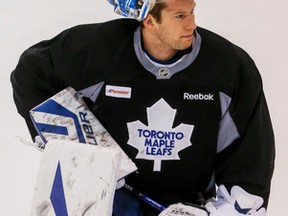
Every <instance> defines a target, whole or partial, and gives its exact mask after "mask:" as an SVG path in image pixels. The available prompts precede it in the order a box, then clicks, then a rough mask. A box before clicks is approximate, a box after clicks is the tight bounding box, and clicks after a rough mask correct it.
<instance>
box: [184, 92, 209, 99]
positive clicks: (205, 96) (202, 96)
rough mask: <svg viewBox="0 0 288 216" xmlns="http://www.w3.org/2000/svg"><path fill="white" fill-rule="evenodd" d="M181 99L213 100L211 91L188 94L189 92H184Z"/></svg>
mask: <svg viewBox="0 0 288 216" xmlns="http://www.w3.org/2000/svg"><path fill="white" fill-rule="evenodd" d="M183 99H184V100H195V101H214V95H213V94H211V93H209V94H202V93H197V94H190V93H187V92H184V95H183Z"/></svg>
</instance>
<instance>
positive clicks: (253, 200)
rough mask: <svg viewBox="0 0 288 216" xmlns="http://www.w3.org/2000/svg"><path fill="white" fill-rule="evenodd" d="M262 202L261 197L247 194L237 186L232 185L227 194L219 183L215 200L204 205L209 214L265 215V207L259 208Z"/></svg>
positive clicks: (235, 215)
mask: <svg viewBox="0 0 288 216" xmlns="http://www.w3.org/2000/svg"><path fill="white" fill-rule="evenodd" d="M262 204H263V199H262V198H261V197H259V196H256V195H252V194H249V193H248V192H246V191H245V190H243V189H242V188H241V187H239V186H234V187H232V189H231V194H229V192H228V191H227V189H226V188H225V186H224V185H220V186H219V187H218V190H217V197H216V200H211V201H209V202H208V203H207V204H206V205H205V207H206V208H207V210H208V211H209V212H210V214H209V216H243V215H250V216H265V215H266V210H265V208H260V207H261V206H262ZM259 208H260V209H259ZM196 216H197V215H196Z"/></svg>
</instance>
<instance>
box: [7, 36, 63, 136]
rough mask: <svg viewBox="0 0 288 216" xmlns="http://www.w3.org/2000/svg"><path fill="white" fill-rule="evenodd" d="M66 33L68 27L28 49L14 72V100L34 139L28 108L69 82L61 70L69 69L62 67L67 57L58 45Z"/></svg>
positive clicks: (34, 134) (12, 81) (12, 76)
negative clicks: (65, 79)
mask: <svg viewBox="0 0 288 216" xmlns="http://www.w3.org/2000/svg"><path fill="white" fill-rule="evenodd" d="M66 34H67V31H66V32H63V33H61V34H59V35H58V36H56V37H55V38H53V39H51V40H46V41H42V42H40V43H38V44H36V45H34V46H32V47H30V48H29V49H27V50H26V51H25V52H24V53H23V54H22V55H21V56H20V59H19V62H18V64H17V66H16V68H15V69H14V71H13V72H12V73H11V83H12V88H13V98H14V102H15V105H16V107H17V111H18V113H19V114H20V115H21V116H22V117H24V119H25V121H26V124H27V126H28V129H29V132H30V134H31V137H32V139H34V138H35V136H36V135H37V132H36V130H35V129H34V126H33V124H32V121H31V119H30V115H29V111H30V110H31V109H32V108H33V107H35V106H37V105H39V104H40V103H41V102H43V101H44V100H46V99H48V98H49V97H51V96H53V95H54V94H55V93H57V92H59V91H60V90H62V89H64V88H65V87H66V86H67V83H66V82H65V81H64V79H63V77H61V76H62V75H61V74H60V73H59V71H65V70H67V69H66V68H63V67H64V65H65V64H59V61H65V51H62V49H60V48H59V47H61V44H63V43H64V40H65V37H66ZM53 52H54V53H55V52H57V55H55V54H53Z"/></svg>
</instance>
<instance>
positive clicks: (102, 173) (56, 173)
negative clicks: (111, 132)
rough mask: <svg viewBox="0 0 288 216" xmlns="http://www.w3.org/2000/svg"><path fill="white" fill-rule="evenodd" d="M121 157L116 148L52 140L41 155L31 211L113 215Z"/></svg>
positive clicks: (54, 215) (35, 214)
mask: <svg viewBox="0 0 288 216" xmlns="http://www.w3.org/2000/svg"><path fill="white" fill-rule="evenodd" d="M120 160H121V152H120V151H119V150H117V149H113V148H105V147H102V146H92V145H80V144H79V143H77V142H72V141H65V140H50V141H49V142H48V143H47V145H46V148H45V151H44V153H43V155H42V160H41V163H40V167H39V172H38V177H37V181H36V187H35V190H34V195H33V201H32V207H31V214H30V215H31V216H40V215H45V216H70V215H74V216H82V215H87V216H88V215H91V216H92V215H99V216H100V215H101V216H110V215H112V205H113V199H114V194H115V187H116V181H117V175H118V172H119V161H120ZM103 164H105V169H103Z"/></svg>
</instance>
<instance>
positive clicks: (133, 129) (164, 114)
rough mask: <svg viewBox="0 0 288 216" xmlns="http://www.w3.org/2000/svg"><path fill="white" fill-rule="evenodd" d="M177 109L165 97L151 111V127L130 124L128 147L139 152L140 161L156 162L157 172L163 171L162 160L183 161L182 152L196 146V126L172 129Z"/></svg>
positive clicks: (149, 118)
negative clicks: (180, 154) (194, 131)
mask: <svg viewBox="0 0 288 216" xmlns="http://www.w3.org/2000/svg"><path fill="white" fill-rule="evenodd" d="M175 115H176V109H172V108H171V107H170V106H169V104H168V103H167V102H166V101H165V100H164V99H163V98H161V99H160V100H158V101H157V102H156V103H155V104H154V105H152V106H151V107H148V108H147V120H148V126H146V125H144V124H143V123H142V122H140V121H139V120H137V121H133V122H129V123H127V127H128V132H129V140H128V142H127V143H128V145H131V146H133V147H134V148H137V149H138V154H137V155H136V159H145V160H154V167H153V171H161V161H162V160H180V157H179V155H178V153H179V152H180V151H181V150H183V149H185V148H187V147H189V146H190V145H192V143H191V142H190V137H191V134H192V131H193V129H194V125H188V124H183V123H181V124H180V125H178V126H177V127H175V128H172V126H173V122H174V118H175Z"/></svg>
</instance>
